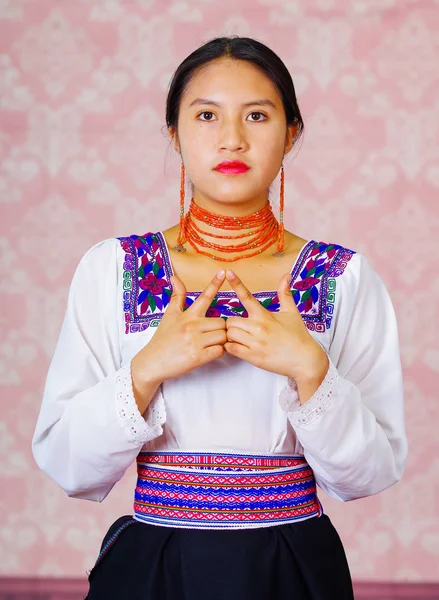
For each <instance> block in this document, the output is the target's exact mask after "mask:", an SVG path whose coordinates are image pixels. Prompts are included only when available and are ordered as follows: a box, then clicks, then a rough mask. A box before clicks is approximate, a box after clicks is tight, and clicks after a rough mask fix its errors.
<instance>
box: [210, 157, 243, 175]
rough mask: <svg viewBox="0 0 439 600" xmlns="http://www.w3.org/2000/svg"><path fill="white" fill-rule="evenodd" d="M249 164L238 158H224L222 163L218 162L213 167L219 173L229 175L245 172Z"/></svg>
mask: <svg viewBox="0 0 439 600" xmlns="http://www.w3.org/2000/svg"><path fill="white" fill-rule="evenodd" d="M249 168H250V167H249V166H248V165H246V164H245V163H244V162H242V161H240V160H226V161H223V162H222V163H219V164H218V165H217V166H216V167H215V171H219V172H220V173H227V174H229V175H234V174H237V173H245V172H246V171H248V170H249Z"/></svg>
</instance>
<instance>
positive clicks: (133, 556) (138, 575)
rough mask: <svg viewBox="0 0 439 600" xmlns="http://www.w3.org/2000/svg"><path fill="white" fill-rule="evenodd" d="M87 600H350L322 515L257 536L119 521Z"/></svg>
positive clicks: (341, 559) (339, 554) (340, 553)
mask: <svg viewBox="0 0 439 600" xmlns="http://www.w3.org/2000/svg"><path fill="white" fill-rule="evenodd" d="M88 581H89V584H90V587H89V592H88V595H87V596H86V600H113V599H114V600H116V599H117V600H125V599H126V600H128V599H131V598H132V599H133V600H134V599H136V600H238V599H239V600H287V599H291V600H353V598H354V595H353V589H352V582H351V576H350V573H349V568H348V564H347V560H346V555H345V552H344V549H343V545H342V543H341V540H340V537H339V535H338V533H337V531H336V529H335V528H334V526H333V524H332V522H331V520H330V519H329V517H328V516H327V515H325V514H323V515H322V516H320V517H314V518H310V519H306V520H304V521H299V522H296V523H293V524H286V525H274V526H270V527H259V528H256V529H238V530H236V529H234V530H232V529H227V530H212V529H208V530H206V529H186V528H185V529H183V528H173V527H163V526H159V525H150V524H148V523H141V522H139V521H135V520H134V519H133V518H132V517H131V516H123V517H120V518H119V519H117V521H115V522H114V523H113V525H111V527H110V529H109V530H108V532H107V533H106V535H105V537H104V540H103V542H102V546H101V551H100V554H99V556H98V559H97V561H96V564H95V566H94V567H93V569H92V570H91V572H90V574H89V577H88Z"/></svg>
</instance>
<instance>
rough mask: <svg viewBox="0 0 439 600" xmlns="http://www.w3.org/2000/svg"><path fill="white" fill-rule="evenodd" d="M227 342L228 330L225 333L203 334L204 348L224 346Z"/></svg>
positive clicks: (211, 332) (209, 332)
mask: <svg viewBox="0 0 439 600" xmlns="http://www.w3.org/2000/svg"><path fill="white" fill-rule="evenodd" d="M226 342H227V333H226V330H223V331H218V330H217V331H208V332H206V333H203V337H202V343H203V348H208V347H209V346H216V345H218V344H221V345H222V346H223V345H224V344H225V343H226Z"/></svg>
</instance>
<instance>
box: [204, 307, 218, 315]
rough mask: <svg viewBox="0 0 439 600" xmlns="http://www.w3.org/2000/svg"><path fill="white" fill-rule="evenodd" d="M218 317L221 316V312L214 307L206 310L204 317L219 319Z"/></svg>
mask: <svg viewBox="0 0 439 600" xmlns="http://www.w3.org/2000/svg"><path fill="white" fill-rule="evenodd" d="M220 316H221V311H220V310H219V308H215V307H213V306H211V307H210V308H208V309H207V312H206V317H220Z"/></svg>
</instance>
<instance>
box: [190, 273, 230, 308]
mask: <svg viewBox="0 0 439 600" xmlns="http://www.w3.org/2000/svg"><path fill="white" fill-rule="evenodd" d="M225 276H226V274H225V271H224V269H222V270H221V271H218V273H217V274H216V275H215V277H214V278H213V279H212V281H211V282H210V283H209V284H208V286H207V287H206V288H205V289H204V290H203V291H202V292H201V294H200V295H199V296H198V298H197V299H196V300H195V302H194V303H193V304H191V306H190V307H189V308H188V310H187V312H189V311H190V312H191V313H192V314H195V315H198V316H199V317H205V316H206V312H207V309H208V308H209V306H210V305H211V304H212V300H213V299H214V298H215V296H216V294H217V292H218V290H219V289H220V287H221V286H222V285H223V283H224V281H225Z"/></svg>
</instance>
